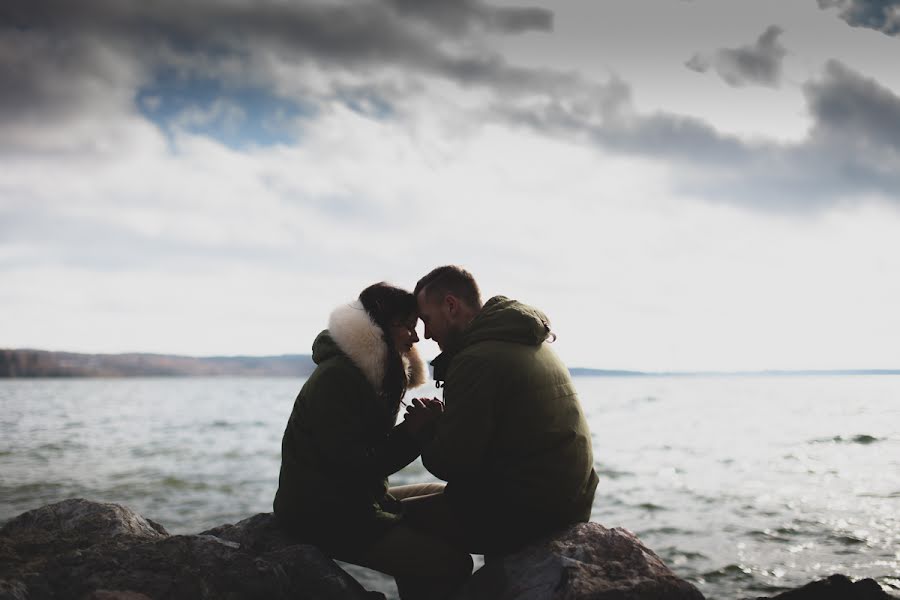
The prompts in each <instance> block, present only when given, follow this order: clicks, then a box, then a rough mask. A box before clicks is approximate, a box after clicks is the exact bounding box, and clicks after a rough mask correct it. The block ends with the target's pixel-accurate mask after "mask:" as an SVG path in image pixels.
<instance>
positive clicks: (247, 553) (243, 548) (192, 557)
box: [0, 499, 371, 600]
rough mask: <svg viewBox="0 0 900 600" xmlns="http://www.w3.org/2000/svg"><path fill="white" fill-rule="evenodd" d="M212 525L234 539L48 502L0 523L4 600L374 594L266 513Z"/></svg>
mask: <svg viewBox="0 0 900 600" xmlns="http://www.w3.org/2000/svg"><path fill="white" fill-rule="evenodd" d="M242 524H243V525H242ZM217 530H223V531H226V530H227V531H229V532H231V533H232V534H233V535H231V536H230V537H231V538H232V539H228V538H229V536H228V535H225V537H216V536H215V535H211V534H201V535H169V534H168V533H167V532H166V531H165V529H164V528H163V527H162V526H160V525H158V524H156V523H153V522H152V521H150V520H147V519H144V518H143V517H141V516H140V515H138V514H137V513H135V512H134V511H132V510H130V509H128V508H126V507H124V506H119V505H116V504H101V503H97V502H89V501H87V500H81V499H72V500H64V501H62V502H58V503H56V504H51V505H48V506H44V507H42V508H38V509H36V510H32V511H29V512H26V513H23V514H22V515H20V516H18V517H16V518H14V519H13V520H12V521H10V522H9V523H7V524H6V525H5V526H4V527H3V528H2V529H0V600H26V599H27V600H43V599H48V600H49V599H56V598H76V599H85V600H148V599H150V600H162V599H164V598H165V599H172V600H202V599H216V600H218V599H227V600H245V599H247V600H250V599H259V600H280V599H284V600H287V599H289V598H291V599H294V598H322V599H324V600H361V599H363V598H371V596H369V595H368V594H367V593H366V591H365V590H364V589H363V588H362V586H360V585H359V583H357V582H356V580H354V579H353V578H352V577H350V576H349V575H348V574H347V573H346V572H344V571H343V570H342V569H341V568H340V567H338V566H337V565H336V564H335V563H334V562H333V561H332V560H331V559H329V558H328V557H326V556H324V555H323V554H322V553H321V552H319V551H318V550H317V549H316V548H315V547H312V546H307V545H303V544H292V543H290V540H287V539H286V538H284V536H283V535H282V534H281V533H280V532H279V531H278V530H277V528H275V526H274V522H273V520H272V516H271V515H257V516H256V517H252V518H251V519H247V520H245V521H242V522H241V523H238V524H237V525H234V526H223V527H221V528H217ZM251 531H252V532H253V533H252V534H251V533H250V532H251ZM241 532H243V533H241ZM266 536H269V538H268V541H266V540H267V538H266ZM251 538H252V539H251ZM237 540H241V541H237Z"/></svg>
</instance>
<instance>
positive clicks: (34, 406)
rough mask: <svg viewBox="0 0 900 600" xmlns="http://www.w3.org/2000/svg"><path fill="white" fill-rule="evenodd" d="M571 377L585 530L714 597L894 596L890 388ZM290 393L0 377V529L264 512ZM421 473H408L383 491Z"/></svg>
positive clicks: (898, 416) (375, 585)
mask: <svg viewBox="0 0 900 600" xmlns="http://www.w3.org/2000/svg"><path fill="white" fill-rule="evenodd" d="M575 383H576V385H577V387H578V389H579V392H580V394H581V398H582V403H583V405H584V408H585V412H586V413H587V417H588V420H589V422H590V424H591V429H592V432H593V438H594V449H595V456H596V460H597V463H596V468H597V471H598V473H599V474H600V479H601V482H600V487H599V488H598V490H597V497H596V500H595V503H594V511H593V520H595V521H598V522H600V523H603V524H604V525H607V526H621V527H626V528H628V529H630V530H632V531H634V532H635V533H637V534H638V535H639V536H640V537H641V539H642V540H643V541H644V542H645V543H646V544H647V545H648V546H650V547H651V548H653V549H654V550H655V551H656V552H657V553H658V554H659V555H660V556H661V557H662V559H663V560H664V561H665V562H666V563H667V564H668V565H669V566H670V567H672V569H673V570H674V571H675V572H676V573H677V574H679V575H680V576H682V577H685V578H686V579H688V580H690V581H692V582H693V583H695V584H696V585H697V586H698V587H699V588H700V589H701V591H703V593H704V594H705V595H706V596H707V597H708V598H720V599H730V598H742V597H753V596H756V595H770V594H773V593H775V592H776V591H778V590H781V589H784V588H787V587H792V586H796V585H800V584H803V583H806V582H808V581H811V580H813V579H817V578H821V577H824V576H827V575H830V574H831V573H835V572H842V573H846V574H849V575H851V576H854V577H874V578H875V579H877V580H878V581H879V582H880V583H881V584H882V586H883V587H885V588H886V589H889V590H897V589H900V377H895V376H878V377H837V376H835V377H772V378H759V377H723V378H651V377H647V378H644V377H641V378H621V379H617V378H576V381H575ZM301 384H302V380H297V379H249V378H241V379H218V378H217V379H165V378H160V379H58V380H49V379H43V380H0V523H2V522H5V521H6V520H8V519H10V518H12V517H13V516H15V515H17V514H19V513H21V512H23V511H25V510H28V509H31V508H35V507H37V506H40V505H43V504H46V503H49V502H54V501H57V500H62V499H64V498H70V497H85V498H90V499H93V500H98V501H106V502H119V503H122V504H126V505H128V506H130V507H132V508H134V509H135V510H137V511H138V512H140V513H142V514H144V515H145V516H147V517H150V518H152V519H154V520H156V521H159V522H161V523H162V524H163V525H165V526H166V528H167V529H168V530H169V531H170V532H172V533H192V532H199V531H202V530H204V529H207V528H209V527H212V526H215V525H219V524H221V523H226V522H234V521H237V520H240V519H242V518H244V517H247V516H249V515H251V514H254V513H257V512H263V511H269V510H271V500H272V496H273V494H274V492H275V488H276V485H277V478H278V466H279V459H280V456H279V455H280V442H281V434H282V431H283V428H284V424H285V422H286V420H287V417H288V415H289V414H290V410H291V406H292V403H293V399H294V396H295V395H296V392H297V390H298V389H299V387H300V385H301ZM430 480H431V477H430V476H429V475H428V473H427V472H426V471H425V470H424V469H423V468H422V466H421V464H420V463H418V462H416V463H413V465H410V467H408V468H407V469H405V470H404V471H402V472H401V473H398V474H397V475H395V476H394V477H393V478H392V480H391V481H392V483H393V484H397V485H399V484H404V483H413V482H420V481H430ZM352 572H353V574H354V575H355V576H357V577H359V578H360V579H361V580H363V581H364V584H365V585H366V586H367V587H370V588H372V589H380V590H382V591H385V592H387V593H388V594H389V595H395V593H396V591H395V588H393V585H392V582H391V581H390V580H389V579H388V578H386V577H383V576H381V575H380V574H377V573H374V572H371V571H366V570H364V569H353V570H352Z"/></svg>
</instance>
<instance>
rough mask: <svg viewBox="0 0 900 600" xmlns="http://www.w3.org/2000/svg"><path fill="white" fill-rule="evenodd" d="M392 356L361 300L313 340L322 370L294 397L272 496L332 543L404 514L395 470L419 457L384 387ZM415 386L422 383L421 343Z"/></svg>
mask: <svg viewBox="0 0 900 600" xmlns="http://www.w3.org/2000/svg"><path fill="white" fill-rule="evenodd" d="M386 360H387V344H386V343H385V341H384V335H383V333H382V331H381V329H380V328H379V327H378V326H377V325H376V324H375V323H374V322H373V321H372V320H371V318H370V317H369V316H368V313H366V311H365V309H364V308H363V307H362V304H361V303H360V302H359V301H356V302H353V303H351V304H349V305H345V306H341V307H339V308H338V309H336V310H335V311H334V312H333V313H332V315H331V319H330V320H329V327H328V329H327V330H325V331H323V332H321V333H320V334H319V335H318V337H316V340H315V341H314V342H313V361H314V362H315V363H316V365H317V366H316V369H315V371H314V372H313V373H312V375H310V377H309V379H308V380H307V381H306V383H305V384H304V385H303V387H302V389H301V390H300V393H299V394H298V395H297V399H296V400H295V402H294V407H293V411H292V412H291V416H290V419H289V420H288V423H287V427H286V428H285V431H284V437H283V439H282V447H281V472H280V474H279V478H278V491H277V493H276V495H275V501H274V503H273V506H274V510H275V515H276V517H277V519H278V521H279V522H280V523H281V524H282V526H284V527H286V528H287V529H288V530H290V531H291V532H292V533H293V534H294V535H296V536H297V537H300V538H301V539H304V540H305V541H309V542H311V543H315V544H317V545H320V546H324V547H326V548H335V549H337V548H340V549H344V550H346V549H347V548H351V549H352V548H362V547H364V546H365V545H366V544H367V543H369V542H371V541H373V540H375V539H377V537H379V536H380V535H382V534H383V533H384V532H385V531H386V530H387V529H388V528H389V527H390V526H391V525H392V524H394V523H396V522H398V520H399V519H400V503H399V502H398V501H396V500H395V499H394V498H393V497H391V496H390V495H389V494H388V493H387V489H388V485H387V477H388V476H389V475H391V474H393V473H395V472H396V471H398V470H400V469H402V468H403V467H405V466H406V465H407V464H409V463H410V462H412V461H413V460H414V459H415V458H416V456H418V454H419V452H420V450H421V448H420V445H419V443H418V442H417V441H416V440H415V439H414V438H413V437H412V436H411V435H410V434H409V433H408V432H407V430H406V427H405V426H404V425H403V424H402V423H401V424H400V425H395V422H396V418H397V414H398V410H399V404H397V405H393V406H391V405H389V404H388V401H387V400H386V399H385V398H384V397H383V396H382V395H381V394H380V393H379V390H380V388H381V385H382V380H383V377H384V369H385V365H386ZM404 362H406V363H407V374H408V381H409V384H408V385H409V387H410V388H411V387H415V386H417V385H421V384H422V383H423V382H424V378H425V377H424V372H425V368H424V365H423V364H422V361H421V359H419V357H418V354H416V352H415V349H413V351H412V352H411V353H410V354H409V356H408V357H405V358H404Z"/></svg>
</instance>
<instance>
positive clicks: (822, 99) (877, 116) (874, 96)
mask: <svg viewBox="0 0 900 600" xmlns="http://www.w3.org/2000/svg"><path fill="white" fill-rule="evenodd" d="M804 92H805V94H806V97H807V101H808V102H809V107H810V111H811V112H812V115H813V117H814V118H815V123H816V126H815V128H814V129H813V137H814V139H816V140H820V141H822V142H823V143H828V142H832V141H833V142H834V143H835V144H837V143H843V144H844V145H846V146H848V147H852V148H854V149H855V150H856V151H864V150H868V151H876V152H879V153H881V152H888V153H895V154H900V97H898V96H897V95H896V94H894V93H893V92H892V91H891V90H889V89H887V88H885V87H884V86H882V85H879V83H878V82H877V81H875V80H874V79H870V78H867V77H863V76H862V75H860V74H859V73H856V72H855V71H853V70H851V69H850V68H848V67H847V66H846V65H844V64H842V63H840V62H838V61H836V60H832V61H829V62H828V64H827V65H826V68H825V75H824V77H823V78H822V79H821V80H818V81H811V82H808V83H807V84H806V85H805V86H804Z"/></svg>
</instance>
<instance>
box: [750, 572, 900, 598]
mask: <svg viewBox="0 0 900 600" xmlns="http://www.w3.org/2000/svg"><path fill="white" fill-rule="evenodd" d="M893 599H894V596H891V595H889V594H888V593H887V592H885V591H884V590H883V589H881V586H880V585H878V582H877V581H875V580H874V579H860V580H859V581H853V580H851V579H850V578H849V577H847V576H846V575H832V576H831V577H828V578H827V579H820V580H819V581H813V582H812V583H807V584H806V585H804V586H803V587H799V588H796V589H793V590H788V591H786V592H782V593H780V594H778V595H777V596H772V597H771V598H757V600H893Z"/></svg>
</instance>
